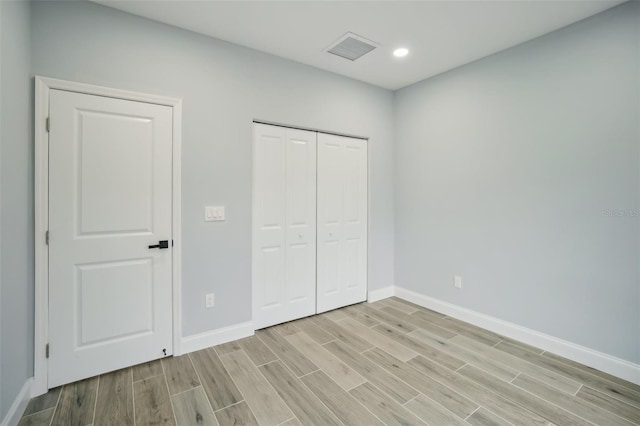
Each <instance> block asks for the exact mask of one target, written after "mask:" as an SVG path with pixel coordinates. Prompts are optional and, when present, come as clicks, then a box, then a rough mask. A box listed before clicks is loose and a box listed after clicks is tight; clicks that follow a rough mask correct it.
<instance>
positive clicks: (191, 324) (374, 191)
mask: <svg viewBox="0 0 640 426" xmlns="http://www.w3.org/2000/svg"><path fill="white" fill-rule="evenodd" d="M31 24H32V47H33V52H32V72H33V73H34V74H37V75H43V76H47V77H54V78H61V79H66V80H74V81H79V82H84V83H90V84H97V85H103V86H110V87H116V88H120V89H128V90H134V91H141V92H148V93H153V94H159V95H167V96H174V97H179V98H182V99H183V151H182V158H183V161H182V200H183V201H182V218H183V283H182V284H183V334H184V335H185V336H188V335H192V334H195V333H199V332H205V331H208V330H213V329H217V328H220V327H225V326H229V325H233V324H238V323H241V322H244V321H249V320H250V319H251V122H252V120H253V119H262V120H270V121H274V122H279V123H287V124H292V125H298V126H306V127H311V128H317V129H323V130H330V131H334V132H343V133H348V134H354V135H361V136H368V137H369V138H370V164H371V166H370V192H371V195H370V203H371V209H370V264H369V274H370V280H369V283H370V288H371V289H377V288H381V287H385V286H388V285H392V284H393V225H394V219H393V145H392V142H393V126H392V124H393V123H392V120H393V94H392V93H391V92H389V91H387V90H384V89H380V88H376V87H373V86H370V85H367V84H364V83H360V82H356V81H353V80H350V79H347V78H344V77H340V76H337V75H334V74H330V73H327V72H323V71H320V70H317V69H314V68H311V67H308V66H304V65H300V64H297V63H294V62H290V61H286V60H283V59H280V58H276V57H273V56H270V55H267V54H263V53H259V52H256V51H253V50H250V49H245V48H241V47H238V46H236V45H233V44H229V43H225V42H222V41H218V40H214V39H211V38H207V37H204V36H200V35H197V34H194V33H190V32H187V31H184V30H181V29H177V28H174V27H170V26H167V25H164V24H160V23H157V22H152V21H150V20H146V19H142V18H139V17H136V16H133V15H129V14H126V13H123V12H120V11H116V10H113V9H109V8H105V7H102V6H99V5H95V4H91V3H85V2H69V3H65V2H41V3H35V4H34V5H33V6H32V23H31ZM25 192H26V193H27V195H28V196H31V194H32V192H33V190H32V189H31V188H29V189H28V190H27V191H25ZM205 205H225V206H226V207H227V220H226V222H222V223H215V222H213V223H212V222H207V223H205V222H204V221H203V216H204V212H203V210H204V206H205ZM208 292H214V293H215V295H216V306H215V308H213V309H211V310H205V308H204V295H205V293H208Z"/></svg>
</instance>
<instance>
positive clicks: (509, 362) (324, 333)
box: [20, 298, 640, 426]
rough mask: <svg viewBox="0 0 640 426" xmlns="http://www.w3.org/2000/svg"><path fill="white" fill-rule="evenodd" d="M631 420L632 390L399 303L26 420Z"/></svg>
mask: <svg viewBox="0 0 640 426" xmlns="http://www.w3.org/2000/svg"><path fill="white" fill-rule="evenodd" d="M383 424H385V425H424V424H427V425H432V426H439V425H454V426H460V425H476V426H487V425H547V426H549V425H558V426H562V425H602V426H616V425H620V426H630V425H640V386H638V385H636V384H633V383H629V382H626V381H624V380H621V379H619V378H617V377H614V376H611V375H609V374H606V373H603V372H601V371H598V370H594V369H592V368H589V367H586V366H583V365H581V364H578V363H576V362H574V361H571V360H567V359H564V358H562V357H559V356H557V355H554V354H550V353H546V352H544V351H542V350H540V349H537V348H534V347H531V346H528V345H525V344H523V343H520V342H516V341H514V340H511V339H508V338H506V337H503V336H500V335H497V334H495V333H492V332H490V331H487V330H483V329H481V328H478V327H475V326H473V325H471V324H467V323H464V322H462V321H459V320H457V319H454V318H450V317H447V316H445V315H442V314H440V313H438V312H433V311H430V310H428V309H424V308H421V307H419V306H417V305H414V304H412V303H409V302H406V301H403V300H401V299H398V298H390V299H385V300H382V301H380V302H376V303H372V304H368V303H363V304H359V305H354V306H350V307H346V308H342V309H338V310H335V311H332V312H327V313H325V314H321V315H317V316H313V317H310V318H305V319H302V320H298V321H292V322H290V323H287V324H282V325H278V326H275V327H270V328H268V329H264V330H260V331H258V332H256V335H255V336H251V337H248V338H245V339H241V340H237V341H234V342H229V343H225V344H223V345H219V346H216V347H213V348H207V349H204V350H201V351H198V352H193V353H191V354H188V355H184V356H181V357H169V358H165V359H162V360H158V361H153V362H149V363H145V364H141V365H137V366H135V367H132V368H126V369H123V370H119V371H115V372H112V373H109V374H105V375H102V376H100V377H93V378H90V379H87V380H83V381H80V382H77V383H72V384H69V385H65V386H64V387H62V388H56V389H52V390H51V391H49V393H47V394H45V395H42V396H40V397H37V398H34V399H32V400H31V401H30V402H29V405H28V406H27V408H26V410H25V412H24V415H23V417H22V419H21V421H20V425H21V426H26V425H36V426H37V425H46V426H49V425H56V426H57V425H78V426H101V425H123V426H125V425H139V426H142V425H179V426H183V425H184V426H190V425H194V426H195V425H273V426H277V425H283V426H285V425H286V426H294V425H319V426H325V425H346V426H351V425H362V426H369V425H371V426H373V425H383Z"/></svg>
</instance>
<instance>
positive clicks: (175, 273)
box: [32, 76, 182, 396]
mask: <svg viewBox="0 0 640 426" xmlns="http://www.w3.org/2000/svg"><path fill="white" fill-rule="evenodd" d="M51 90H64V91H68V92H76V93H84V94H87V95H95V96H104V97H110V98H116V99H124V100H130V101H137V102H145V103H151V104H157V105H165V106H169V107H171V108H172V109H173V114H172V116H173V135H172V139H173V141H172V142H173V148H172V188H171V189H172V234H173V235H172V239H173V253H172V254H173V257H172V263H173V265H172V296H173V302H172V304H173V322H172V323H173V354H174V355H180V354H181V353H182V352H181V348H180V343H181V339H182V225H181V222H182V221H181V188H182V185H181V164H182V161H181V155H182V100H181V99H178V98H170V97H165V96H156V95H149V94H145V93H138V92H131V91H128V90H120V89H112V88H108V87H102V86H94V85H90V84H84V83H76V82H72V81H65V80H58V79H53V78H47V77H41V76H36V77H35V113H34V120H35V122H34V132H35V148H34V151H35V155H34V175H35V176H34V179H35V180H34V184H35V185H34V186H35V187H34V207H35V304H34V321H35V322H34V368H33V379H34V382H33V388H32V396H37V395H42V394H44V393H46V392H47V391H48V383H47V377H48V368H49V365H48V361H47V358H46V353H45V346H46V344H47V343H48V340H49V246H48V245H47V243H46V240H45V233H46V231H47V229H48V228H49V209H48V207H49V160H48V159H49V132H48V131H47V128H46V119H47V117H48V116H49V97H50V94H51ZM54 125H55V124H54ZM54 350H55V349H54Z"/></svg>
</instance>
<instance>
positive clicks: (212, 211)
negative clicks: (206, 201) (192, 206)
mask: <svg viewBox="0 0 640 426" xmlns="http://www.w3.org/2000/svg"><path fill="white" fill-rule="evenodd" d="M224 219H225V213H224V206H206V207H205V208H204V221H205V222H218V221H221V220H224Z"/></svg>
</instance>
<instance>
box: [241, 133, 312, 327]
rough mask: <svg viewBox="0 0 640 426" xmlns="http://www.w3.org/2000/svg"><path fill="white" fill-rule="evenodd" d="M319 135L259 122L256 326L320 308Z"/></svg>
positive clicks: (255, 153)
mask: <svg viewBox="0 0 640 426" xmlns="http://www.w3.org/2000/svg"><path fill="white" fill-rule="evenodd" d="M316 135H317V134H316V132H310V131H303V130H296V129H288V128H284V127H278V126H270V125H265V124H258V123H255V124H254V137H253V163H254V164H253V265H252V266H253V268H252V270H253V273H252V275H253V277H252V280H253V321H254V325H255V328H256V329H259V328H264V327H268V326H270V325H273V324H279V323H283V322H286V321H291V320H294V319H297V318H301V317H305V316H309V315H313V314H314V313H315V312H316Z"/></svg>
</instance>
